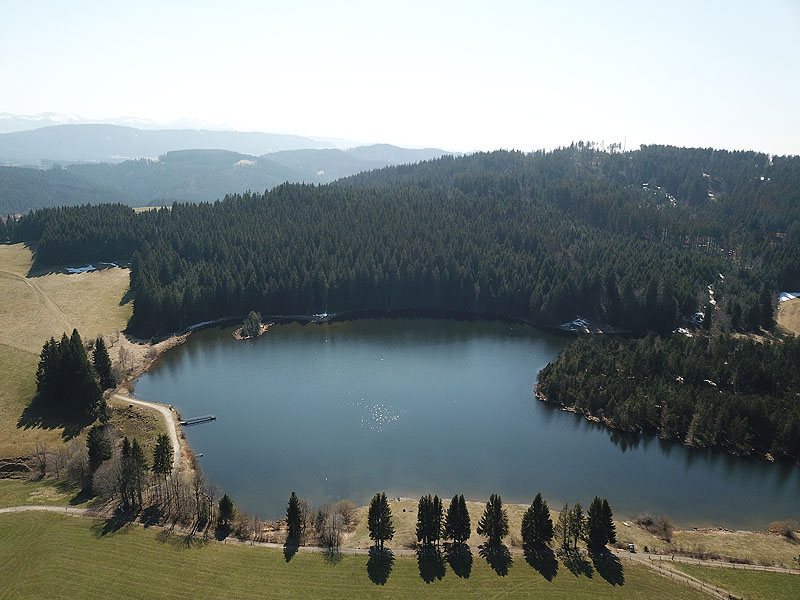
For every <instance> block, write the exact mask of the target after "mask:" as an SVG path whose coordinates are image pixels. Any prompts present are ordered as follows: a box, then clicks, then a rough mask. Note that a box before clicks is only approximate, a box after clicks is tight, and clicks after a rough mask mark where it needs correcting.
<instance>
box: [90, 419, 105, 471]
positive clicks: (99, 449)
mask: <svg viewBox="0 0 800 600" xmlns="http://www.w3.org/2000/svg"><path fill="white" fill-rule="evenodd" d="M86 450H87V452H88V454H89V471H90V472H92V473H94V472H95V471H96V470H97V467H99V466H100V464H101V463H102V462H103V461H104V460H108V459H109V458H111V442H109V441H108V438H106V435H105V427H103V426H102V425H94V426H93V427H91V428H90V429H89V432H88V433H87V434H86Z"/></svg>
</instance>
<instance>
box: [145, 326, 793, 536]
mask: <svg viewBox="0 0 800 600" xmlns="http://www.w3.org/2000/svg"><path fill="white" fill-rule="evenodd" d="M564 343H565V339H564V338H561V337H556V336H553V335H550V334H547V333H542V332H540V331H537V330H535V329H532V328H529V327H525V326H522V325H509V324H503V323H499V322H477V323H464V322H458V321H446V320H432V319H419V320H409V319H405V320H404V319H397V320H388V319H386V320H359V321H351V322H345V323H334V324H326V325H316V324H312V325H305V326H302V325H298V324H292V325H281V326H274V327H272V328H271V329H270V330H269V331H268V333H267V334H265V335H264V336H262V337H260V338H258V339H255V340H248V341H243V342H237V341H235V340H234V339H233V338H232V336H231V329H206V330H204V331H200V332H197V333H194V334H193V335H192V336H191V337H190V339H189V341H188V342H187V343H186V344H185V345H183V346H179V347H177V348H175V349H173V350H170V351H169V352H168V353H167V354H165V355H164V356H163V357H162V358H161V359H160V360H159V361H158V363H157V364H156V365H155V367H154V368H153V369H152V370H151V371H150V372H148V373H146V374H145V375H143V376H142V377H141V378H140V379H139V380H138V382H137V383H136V396H137V397H139V398H142V399H145V400H153V401H158V402H163V403H165V404H173V405H175V406H176V407H177V408H178V410H179V411H180V412H181V414H182V415H183V416H184V417H191V416H198V415H204V414H216V415H217V421H216V422H214V423H210V424H204V425H197V426H194V427H187V428H185V432H186V436H187V438H188V440H189V444H190V446H191V448H192V450H194V451H195V452H196V453H200V452H202V453H203V455H204V456H203V457H202V458H200V459H199V460H200V464H201V466H202V468H203V469H204V470H205V472H206V473H207V474H208V476H209V477H210V478H211V479H213V480H214V481H216V482H217V483H218V484H220V485H221V486H222V488H223V489H224V490H225V491H226V492H228V493H229V494H230V495H231V496H232V497H233V499H234V502H235V503H236V504H237V505H238V506H240V507H241V508H243V509H244V510H246V511H247V512H252V513H256V514H259V515H261V516H262V517H266V518H277V517H280V516H283V514H284V510H285V505H286V501H287V499H288V497H289V494H290V492H291V491H293V490H294V491H296V492H297V493H298V495H300V496H304V497H307V498H309V499H310V500H312V502H314V503H321V502H331V501H335V500H338V499H340V498H350V499H351V500H353V501H355V502H357V503H366V502H368V500H369V498H370V497H371V496H372V494H374V493H375V492H376V491H381V490H385V491H386V492H387V494H388V495H389V496H390V497H395V496H406V497H418V496H419V495H421V494H423V493H438V494H439V495H440V496H442V497H444V498H450V497H452V496H453V494H456V493H463V494H464V495H465V496H466V497H467V498H468V499H475V500H481V499H486V498H488V496H489V494H491V493H492V492H498V493H500V494H501V495H502V497H503V499H504V500H505V501H507V502H520V503H527V502H530V501H531V499H532V497H533V496H534V495H535V494H536V492H537V491H541V492H542V494H543V496H544V497H545V498H546V499H547V500H548V502H549V504H550V506H551V507H552V508H556V507H558V506H559V505H561V504H563V503H564V502H565V501H567V502H569V503H570V505H572V504H573V503H574V502H576V501H578V502H581V503H582V504H583V505H584V506H587V505H588V504H589V502H590V501H591V499H592V498H593V497H594V496H595V495H599V496H601V497H607V498H608V499H609V502H610V503H611V506H612V508H613V509H614V511H615V514H616V515H618V516H622V517H631V516H634V515H636V514H638V513H639V512H640V511H642V510H648V511H650V512H651V513H652V514H655V515H661V514H669V515H670V516H671V517H672V519H673V521H675V522H676V523H677V524H679V525H681V526H691V525H719V526H726V527H733V528H756V527H763V526H764V525H766V524H767V523H768V522H770V521H773V520H777V519H783V518H787V517H794V518H800V468H798V467H796V466H793V465H789V464H770V463H767V462H765V461H761V460H755V459H753V460H750V459H741V458H735V457H731V456H728V455H725V454H722V453H719V452H710V451H697V450H689V449H687V448H684V447H682V446H680V445H675V444H666V443H663V442H661V441H660V440H658V439H657V438H653V437H649V436H641V437H633V438H631V437H622V436H619V435H616V434H613V433H611V432H609V431H608V430H606V429H604V428H602V427H600V426H599V425H595V424H593V423H590V422H588V421H586V420H585V419H582V418H579V417H577V416H575V415H573V414H570V413H565V412H561V411H558V410H555V409H553V408H552V407H550V406H548V405H546V404H543V403H542V402H539V401H537V400H536V399H535V398H534V395H533V385H534V383H535V381H536V374H537V373H538V371H539V370H540V369H541V368H542V367H543V366H544V365H546V364H547V362H548V361H550V360H552V359H553V358H554V357H555V356H556V355H557V354H558V351H559V349H560V348H561V347H562V346H563V345H564Z"/></svg>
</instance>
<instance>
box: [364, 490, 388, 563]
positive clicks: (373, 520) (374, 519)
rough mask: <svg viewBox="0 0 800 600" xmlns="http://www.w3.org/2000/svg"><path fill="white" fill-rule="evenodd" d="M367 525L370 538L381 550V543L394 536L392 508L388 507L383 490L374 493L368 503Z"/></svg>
mask: <svg viewBox="0 0 800 600" xmlns="http://www.w3.org/2000/svg"><path fill="white" fill-rule="evenodd" d="M367 527H368V528H369V537H370V539H372V540H375V541H376V542H377V544H378V547H379V548H380V549H381V550H383V543H384V542H385V541H386V540H391V539H392V538H393V537H394V526H393V525H392V510H391V509H390V508H389V502H388V500H387V499H386V494H385V493H384V492H380V493H378V494H375V495H374V496H373V497H372V501H371V502H370V503H369V512H368V513H367Z"/></svg>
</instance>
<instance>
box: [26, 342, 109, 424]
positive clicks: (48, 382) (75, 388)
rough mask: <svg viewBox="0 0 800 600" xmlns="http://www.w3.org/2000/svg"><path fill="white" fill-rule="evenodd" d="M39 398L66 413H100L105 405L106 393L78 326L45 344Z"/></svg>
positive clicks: (39, 370)
mask: <svg viewBox="0 0 800 600" xmlns="http://www.w3.org/2000/svg"><path fill="white" fill-rule="evenodd" d="M36 391H37V394H38V396H39V399H40V400H41V401H43V402H44V403H45V404H47V405H49V406H50V407H51V408H53V409H55V410H57V411H59V412H61V413H62V414H66V415H79V414H85V415H88V416H97V414H98V413H99V412H100V411H101V409H102V408H103V393H102V390H101V389H100V386H99V385H98V384H97V380H96V379H95V376H94V371H93V370H92V367H91V365H90V363H89V359H88V357H87V356H86V349H85V348H84V347H83V341H82V340H81V337H80V335H79V334H78V330H77V329H73V331H72V336H71V337H69V338H68V337H67V334H66V333H64V334H63V335H62V336H61V340H60V341H58V342H56V341H55V340H54V339H53V338H50V339H49V340H48V341H47V342H45V344H44V346H43V347H42V352H41V354H40V355H39V365H38V367H37V369H36Z"/></svg>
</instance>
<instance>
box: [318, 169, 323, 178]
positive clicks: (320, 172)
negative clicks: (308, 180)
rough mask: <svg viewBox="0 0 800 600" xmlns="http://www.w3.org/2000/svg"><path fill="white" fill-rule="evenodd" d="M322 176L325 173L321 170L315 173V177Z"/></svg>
mask: <svg viewBox="0 0 800 600" xmlns="http://www.w3.org/2000/svg"><path fill="white" fill-rule="evenodd" d="M323 175H325V171H323V170H322V169H320V170H319V171H317V177H322V176H323Z"/></svg>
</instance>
